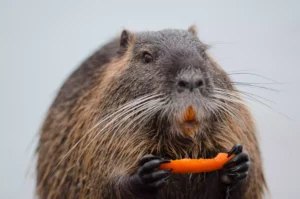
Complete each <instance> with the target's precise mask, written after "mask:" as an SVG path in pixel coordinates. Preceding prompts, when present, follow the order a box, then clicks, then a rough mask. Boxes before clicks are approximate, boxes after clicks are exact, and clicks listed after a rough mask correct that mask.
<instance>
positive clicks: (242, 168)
mask: <svg viewBox="0 0 300 199" xmlns="http://www.w3.org/2000/svg"><path fill="white" fill-rule="evenodd" d="M249 168H250V162H249V161H248V162H245V163H242V164H240V165H237V166H235V167H230V168H224V170H225V171H226V172H227V173H233V172H244V171H248V170H249Z"/></svg>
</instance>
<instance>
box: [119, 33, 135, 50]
mask: <svg viewBox="0 0 300 199" xmlns="http://www.w3.org/2000/svg"><path fill="white" fill-rule="evenodd" d="M132 39H133V34H132V33H131V32H129V31H128V30H123V31H122V33H121V37H120V47H122V48H126V47H127V46H128V44H129V42H130V41H131V40H132Z"/></svg>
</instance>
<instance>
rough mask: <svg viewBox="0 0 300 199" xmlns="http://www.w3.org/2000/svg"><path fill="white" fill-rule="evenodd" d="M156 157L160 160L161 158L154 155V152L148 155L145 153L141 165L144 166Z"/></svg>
mask: <svg viewBox="0 0 300 199" xmlns="http://www.w3.org/2000/svg"><path fill="white" fill-rule="evenodd" d="M154 159H158V160H160V159H161V158H160V157H158V156H154V155H152V154H148V155H145V156H143V157H142V158H141V159H140V161H139V166H142V165H144V164H145V163H146V162H149V161H150V160H154Z"/></svg>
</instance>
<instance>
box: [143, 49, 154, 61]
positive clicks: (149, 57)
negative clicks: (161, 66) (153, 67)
mask: <svg viewBox="0 0 300 199" xmlns="http://www.w3.org/2000/svg"><path fill="white" fill-rule="evenodd" d="M143 61H144V62H145V63H146V64H148V63H150V62H152V61H153V57H152V55H151V54H150V53H148V52H144V54H143Z"/></svg>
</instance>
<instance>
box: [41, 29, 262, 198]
mask: <svg viewBox="0 0 300 199" xmlns="http://www.w3.org/2000/svg"><path fill="white" fill-rule="evenodd" d="M208 48H209V46H208V45H206V44H204V43H203V42H202V41H201V40H200V39H199V37H198V33H197V30H196V28H195V27H194V26H191V27H190V28H188V29H187V30H183V29H164V30H161V31H144V32H131V31H129V30H126V29H125V30H123V31H122V33H121V34H120V36H117V37H115V38H114V39H112V40H111V41H110V42H109V43H107V44H106V45H104V46H103V47H101V48H100V49H99V50H98V51H96V52H95V53H94V54H92V55H91V56H90V57H89V58H87V59H86V60H85V61H84V62H83V63H82V64H81V65H80V66H79V68H78V69H77V70H75V71H74V72H73V73H72V74H71V76H70V77H69V78H68V79H67V80H66V82H65V83H64V85H63V86H62V88H61V89H60V91H59V93H58V95H57V97H56V99H55V101H54V102H53V104H52V105H51V107H50V109H49V112H48V114H47V117H46V119H45V121H44V124H43V126H42V128H41V134H40V140H39V144H38V163H37V195H38V197H39V198H41V199H44V198H174V199H180V198H201V199H216V198H232V199H254V198H255V199H261V198H262V197H263V194H264V192H265V189H266V182H265V178H264V174H263V169H262V161H261V155H260V148H259V144H258V140H257V135H256V130H255V125H254V122H253V119H252V116H251V114H250V111H249V110H248V108H247V106H246V105H245V103H244V102H243V100H242V98H241V97H240V94H239V91H238V90H237V89H236V88H235V87H234V85H233V83H232V81H231V80H230V78H229V76H228V75H227V73H226V72H225V70H223V69H222V68H221V67H220V66H219V65H218V64H217V63H216V62H215V61H214V60H213V58H212V57H211V56H210V55H209V54H208V52H207V49H208ZM191 108H192V110H193V112H194V116H193V117H192V118H190V119H188V120H187V119H184V118H185V117H184V115H185V114H186V111H187V110H189V109H191ZM219 152H228V155H231V154H235V157H234V158H233V159H231V160H230V161H229V162H228V163H227V164H225V165H224V167H223V169H221V170H219V171H215V172H209V173H199V174H175V173H172V172H171V170H160V169H159V168H158V167H159V166H160V165H161V164H163V163H166V162H168V161H170V159H181V158H212V157H215V156H216V155H217V154H218V153H219ZM250 163H251V164H250Z"/></svg>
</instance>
